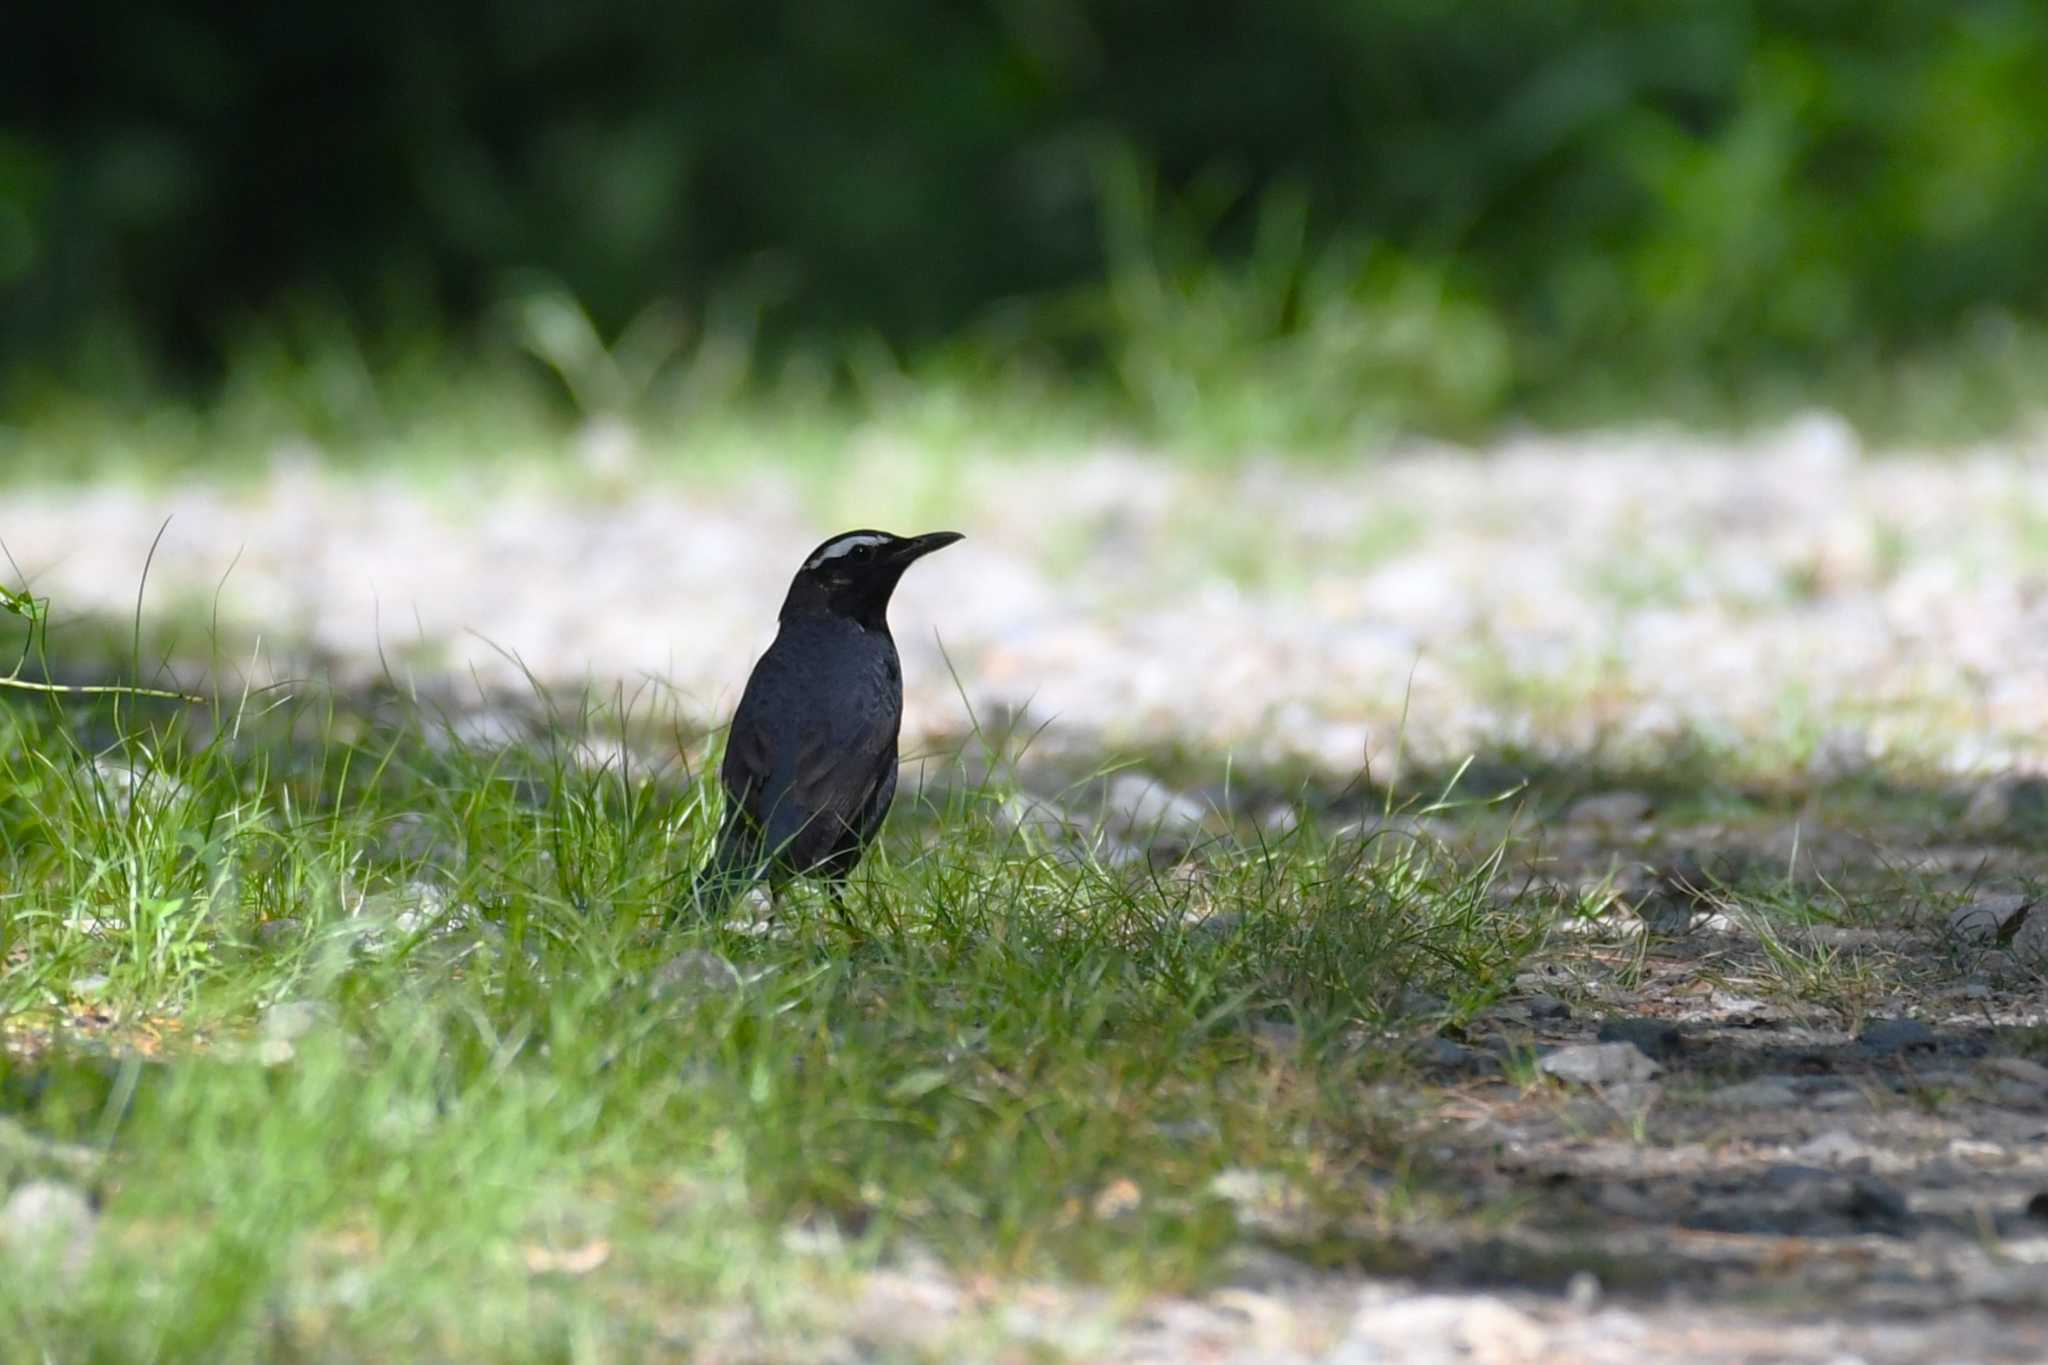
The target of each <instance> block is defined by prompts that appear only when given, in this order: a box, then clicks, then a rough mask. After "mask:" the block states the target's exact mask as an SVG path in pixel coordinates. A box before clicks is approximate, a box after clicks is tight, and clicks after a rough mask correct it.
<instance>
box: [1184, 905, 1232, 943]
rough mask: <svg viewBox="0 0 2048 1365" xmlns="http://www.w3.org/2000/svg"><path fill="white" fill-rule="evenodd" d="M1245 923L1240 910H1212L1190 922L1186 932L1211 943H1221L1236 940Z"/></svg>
mask: <svg viewBox="0 0 2048 1365" xmlns="http://www.w3.org/2000/svg"><path fill="white" fill-rule="evenodd" d="M1245 923H1246V920H1245V914H1244V911H1242V910H1212V911H1210V912H1209V913H1208V914H1206V915H1203V916H1202V917H1201V918H1200V919H1196V920H1190V921H1189V922H1188V932H1189V933H1190V934H1193V935H1195V936H1197V937H1199V938H1205V939H1208V940H1209V941H1210V942H1212V943H1223V942H1226V941H1228V940H1230V939H1233V938H1236V937H1237V935H1238V934H1239V933H1240V932H1241V931H1242V930H1243V929H1244V926H1245Z"/></svg>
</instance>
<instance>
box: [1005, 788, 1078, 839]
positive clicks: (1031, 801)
mask: <svg viewBox="0 0 2048 1365" xmlns="http://www.w3.org/2000/svg"><path fill="white" fill-rule="evenodd" d="M995 822H996V827H997V828H998V829H1000V830H1002V831H1003V832H1004V833H1006V834H1022V835H1024V836H1025V837H1026V838H1028V839H1032V840H1037V841H1040V842H1043V843H1059V842H1061V841H1063V840H1068V839H1074V838H1078V837H1079V836H1080V835H1081V833H1082V832H1083V831H1084V830H1086V828H1087V821H1085V820H1082V819H1080V818H1079V817H1078V816H1075V815H1072V814H1070V813H1069V812H1067V811H1064V810H1062V809H1060V807H1059V806H1058V805H1057V804H1056V803H1054V802H1051V801H1047V800H1044V799H1042V798H1039V797H1035V796H1026V795H1024V794H1023V793H1021V792H1019V793H1013V794H1011V795H1010V796H1007V797H1005V798H1003V802H1002V804H1001V805H999V806H997V807H996V810H995Z"/></svg>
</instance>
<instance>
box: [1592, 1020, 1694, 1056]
mask: <svg viewBox="0 0 2048 1365" xmlns="http://www.w3.org/2000/svg"><path fill="white" fill-rule="evenodd" d="M1596 1036H1597V1037H1598V1038H1599V1040H1600V1041H1601V1042H1603V1043H1626V1044H1628V1045H1629V1046H1630V1047H1633V1048H1636V1049H1637V1050H1639V1051H1640V1052H1641V1053H1642V1054H1643V1055H1644V1056H1645V1057H1653V1058H1655V1059H1657V1060H1658V1061H1664V1060H1666V1059H1667V1058H1670V1057H1675V1056H1677V1055H1678V1053H1679V1051H1680V1050H1681V1049H1682V1048H1683V1047H1684V1046H1685V1035H1684V1034H1682V1033H1681V1032H1679V1030H1678V1026H1677V1025H1676V1024H1673V1023H1671V1022H1670V1021H1669V1020H1665V1019H1644V1018H1628V1017H1623V1018H1616V1019H1608V1020H1606V1021H1604V1022H1603V1023H1602V1024H1601V1025H1600V1032H1599V1033H1598V1034H1597V1035H1596Z"/></svg>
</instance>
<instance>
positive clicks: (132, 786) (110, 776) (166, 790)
mask: <svg viewBox="0 0 2048 1365" xmlns="http://www.w3.org/2000/svg"><path fill="white" fill-rule="evenodd" d="M87 777H88V778H89V780H90V781H91V782H92V786H93V792H94V795H95V796H96V797H97V799H98V800H99V801H100V803H101V804H102V805H104V806H106V807H108V808H110V809H112V810H113V811H114V812H115V813H116V814H119V815H121V816H122V817H124V818H125V817H126V816H128V815H129V814H130V813H131V812H133V811H134V810H136V809H137V808H138V807H139V808H140V809H142V810H144V811H148V812H153V813H154V812H161V811H163V810H166V809H167V808H169V807H171V806H174V805H177V804H179V803H182V802H185V801H189V800H191V799H192V789H191V788H190V787H188V786H186V785H185V784H184V783H183V782H181V781H179V780H178V779H177V778H175V777H172V776H171V775H170V774H169V773H164V772H158V771H157V770H156V769H154V768H145V767H141V766H139V765H137V764H132V763H124V762H122V761H121V760H120V759H117V758H100V759H95V760H93V762H92V764H91V765H90V767H89V768H88V770H87Z"/></svg>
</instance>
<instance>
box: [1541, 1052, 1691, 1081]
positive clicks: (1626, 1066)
mask: <svg viewBox="0 0 2048 1365" xmlns="http://www.w3.org/2000/svg"><path fill="white" fill-rule="evenodd" d="M1536 1069H1537V1070H1538V1071H1541V1072H1542V1073H1543V1074H1544V1075H1546V1076H1555V1077H1557V1079H1559V1080H1561V1081H1570V1082H1572V1083H1573V1084H1575V1085H1597V1086H1612V1085H1640V1084H1642V1083H1643V1082H1644V1081H1647V1080H1650V1079H1651V1078H1653V1077H1654V1076H1656V1075H1657V1073H1658V1072H1660V1071H1662V1070H1663V1069H1664V1068H1663V1067H1662V1066H1660V1065H1658V1064H1657V1063H1656V1062H1655V1061H1653V1060H1652V1059H1651V1058H1649V1057H1648V1056H1646V1055H1645V1054H1644V1053H1643V1052H1642V1051H1641V1050H1640V1049H1639V1048H1637V1047H1636V1046H1635V1045H1634V1044H1632V1043H1575V1044H1573V1045H1571V1046H1569V1047H1561V1048H1558V1049H1557V1050H1556V1051H1554V1052H1551V1053H1547V1054H1545V1055H1544V1056H1543V1057H1542V1058H1540V1059H1539V1060H1538V1061H1537V1063H1536Z"/></svg>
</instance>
